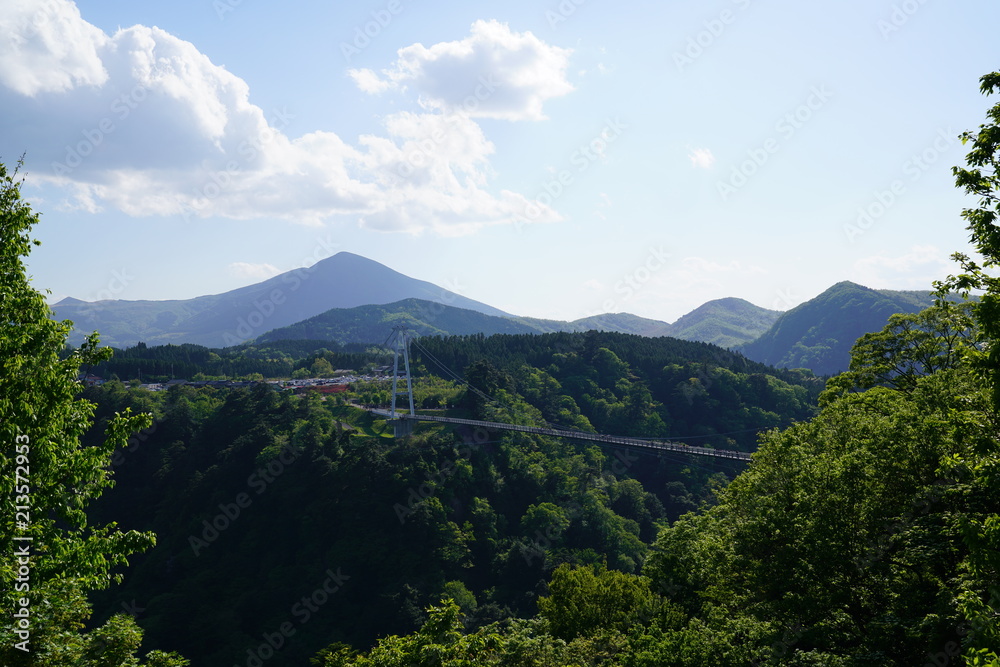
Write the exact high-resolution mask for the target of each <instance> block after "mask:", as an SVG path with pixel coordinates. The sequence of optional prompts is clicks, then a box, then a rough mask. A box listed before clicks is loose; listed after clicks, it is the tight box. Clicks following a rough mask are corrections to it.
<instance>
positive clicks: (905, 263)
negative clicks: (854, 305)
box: [850, 245, 958, 290]
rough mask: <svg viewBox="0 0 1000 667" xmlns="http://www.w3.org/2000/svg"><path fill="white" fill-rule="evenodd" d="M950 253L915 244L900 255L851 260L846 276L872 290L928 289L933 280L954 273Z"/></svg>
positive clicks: (955, 267)
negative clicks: (851, 264)
mask: <svg viewBox="0 0 1000 667" xmlns="http://www.w3.org/2000/svg"><path fill="white" fill-rule="evenodd" d="M949 254H950V253H948V252H945V251H942V250H941V249H939V248H937V247H935V246H932V245H915V246H912V247H910V249H909V251H907V252H906V253H904V254H902V255H897V256H894V257H890V256H887V255H884V254H880V255H875V256H873V257H865V258H862V259H859V260H857V261H856V262H854V265H853V266H852V267H851V276H850V279H851V280H852V281H854V282H856V283H860V284H862V285H864V286H866V287H871V288H873V289H904V290H905V289H920V290H929V289H931V288H932V283H933V281H935V280H941V279H943V278H945V277H947V276H948V274H950V273H956V270H957V268H958V266H957V265H956V264H955V263H954V262H952V261H951V260H950V259H948V256H949Z"/></svg>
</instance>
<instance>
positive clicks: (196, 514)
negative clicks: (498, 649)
mask: <svg viewBox="0 0 1000 667" xmlns="http://www.w3.org/2000/svg"><path fill="white" fill-rule="evenodd" d="M149 349H150V350H155V349H156V348H149ZM172 349H175V350H176V348H172ZM147 353H148V350H147ZM432 357H433V361H432ZM626 360H629V361H626ZM413 362H414V367H415V369H416V370H415V373H416V374H417V375H418V376H420V377H419V378H418V381H417V382H418V384H417V389H416V395H415V399H416V403H417V405H418V407H422V408H428V407H430V408H440V407H443V406H448V405H450V406H453V407H452V409H453V411H456V412H457V413H458V414H462V415H471V416H474V417H481V418H486V419H491V420H496V421H509V422H515V423H529V424H538V425H541V424H543V423H555V424H559V425H564V426H570V427H574V428H580V429H583V430H587V431H592V430H594V429H595V428H596V429H600V430H601V431H602V432H609V433H621V434H629V435H636V436H652V437H674V436H678V437H683V438H685V441H686V442H690V443H692V444H699V445H706V446H716V447H727V448H742V449H746V450H748V449H752V447H753V443H754V441H755V438H756V434H757V432H759V431H760V430H762V429H767V428H772V427H775V426H784V425H788V424H789V423H791V422H792V421H793V420H796V419H806V418H808V417H809V416H810V415H811V414H813V408H812V407H811V406H812V405H813V404H814V399H815V395H816V391H818V388H819V387H818V385H817V383H816V381H815V380H814V379H812V378H809V377H808V376H799V375H797V374H794V373H788V372H781V374H782V375H783V376H784V378H785V379H780V378H778V377H775V375H773V374H772V373H774V371H773V370H771V369H767V368H765V367H763V366H760V365H758V364H754V363H752V362H748V361H747V360H745V359H743V358H741V357H739V355H735V354H732V353H729V352H726V351H724V350H722V349H720V348H717V347H714V346H709V345H704V344H697V343H687V342H684V341H678V340H675V339H649V338H644V337H640V336H630V335H625V334H610V333H597V332H591V333H588V334H550V335H545V336H508V337H504V336H499V337H482V336H473V337H458V338H451V339H436V338H430V339H422V340H421V341H420V347H419V349H414V353H413ZM437 362H443V363H444V364H446V365H449V366H450V365H454V366H455V367H457V368H463V369H467V372H466V377H467V379H468V380H469V382H471V383H472V385H473V386H475V387H476V389H477V390H478V391H481V392H484V393H485V394H487V395H488V396H489V397H490V400H486V399H484V398H483V397H482V396H481V395H480V394H479V393H477V392H474V391H472V390H469V389H466V388H465V387H464V386H462V385H456V384H454V383H452V382H449V381H446V380H444V379H441V378H438V377H436V376H435V375H434V374H432V373H430V370H431V369H432V368H434V369H437V370H438V371H439V372H440V373H441V375H444V372H443V371H441V368H440V366H438V365H437ZM731 369H732V370H731ZM385 382H386V381H382V383H381V384H380V383H376V382H372V383H368V384H364V383H361V384H359V385H358V386H357V387H355V391H354V392H353V393H348V394H347V395H346V396H345V395H340V396H338V398H337V400H334V399H333V398H330V399H327V400H321V399H320V397H319V395H317V394H311V395H305V396H301V397H300V396H292V395H290V394H288V393H277V392H275V391H273V390H272V389H270V388H269V387H268V386H267V385H265V384H260V385H258V386H257V388H255V389H241V390H218V389H212V388H208V387H204V388H198V389H195V388H192V387H184V386H178V387H175V388H173V389H171V390H170V391H166V392H146V391H142V390H136V389H128V388H126V387H124V386H122V385H121V384H119V383H115V382H112V383H109V384H107V385H104V386H103V387H98V388H92V389H89V390H88V391H87V393H86V397H87V398H88V399H90V400H93V401H95V402H96V403H97V404H98V413H97V416H98V425H97V427H96V428H95V433H97V432H99V429H100V426H101V420H102V419H105V418H108V417H110V416H111V415H113V414H114V413H116V412H120V411H122V410H124V409H125V408H126V407H131V408H132V409H133V410H135V411H148V412H152V413H153V414H154V415H155V416H156V420H155V422H154V427H153V428H151V429H149V430H147V431H146V432H143V433H141V434H139V435H138V436H137V437H136V438H134V439H133V441H132V443H131V446H130V447H129V448H127V449H126V450H125V451H123V452H120V453H119V455H118V456H117V457H116V458H115V460H114V461H113V463H114V472H115V477H116V480H117V484H116V487H115V488H114V489H113V490H111V491H109V492H108V493H106V494H105V496H104V497H103V498H102V499H101V502H100V503H99V504H98V506H97V511H96V513H95V516H96V517H98V518H99V519H100V520H107V521H117V522H119V523H120V524H121V525H123V526H125V527H129V528H132V527H134V528H137V529H138V528H142V529H144V530H152V531H154V532H156V534H157V535H158V544H157V546H156V548H154V549H153V550H151V551H150V552H149V553H148V554H147V555H145V556H143V557H140V558H138V559H137V561H136V563H137V564H136V565H135V566H134V567H133V568H131V569H130V570H129V572H128V573H127V575H126V580H125V584H124V587H123V588H121V589H118V590H115V591H114V592H113V593H112V594H110V595H107V596H102V597H101V598H99V607H100V609H101V610H104V612H105V613H110V612H114V611H118V610H120V608H121V603H122V602H123V601H127V600H132V599H135V600H137V601H138V600H142V602H141V603H138V604H139V605H140V606H141V607H143V610H144V611H143V612H142V615H141V617H140V622H141V623H142V625H143V627H144V628H145V629H146V631H147V637H148V639H149V641H150V642H151V643H152V644H155V645H162V644H164V643H165V642H168V643H169V645H170V646H171V647H174V648H176V649H177V650H179V651H180V652H181V653H182V654H184V655H185V656H186V657H189V658H191V659H193V661H194V664H195V665H200V664H205V665H212V664H219V663H220V662H225V661H229V662H230V663H232V662H238V663H241V664H245V660H246V657H247V656H246V651H247V650H248V649H251V650H256V648H257V646H258V644H259V643H260V638H261V637H262V636H263V634H264V633H266V632H269V631H273V629H274V628H276V627H280V625H281V624H282V623H283V622H284V621H289V620H290V621H291V622H292V623H293V627H294V628H295V629H296V639H295V641H294V642H292V641H289V642H288V646H287V648H286V649H283V650H282V651H281V652H280V654H279V655H275V657H274V658H273V660H272V664H276V665H280V664H289V665H291V664H301V661H303V660H304V659H305V658H306V657H308V656H309V655H311V654H313V653H315V652H316V651H318V650H319V649H321V648H322V647H324V646H326V645H327V644H329V643H330V642H332V641H334V640H336V641H342V642H345V643H347V644H349V645H351V646H353V647H354V648H355V649H364V648H366V647H368V646H370V645H371V644H372V643H373V642H374V641H375V640H376V639H377V638H378V637H379V636H382V635H384V634H385V633H387V632H396V633H405V632H409V631H412V630H415V629H417V628H419V627H420V625H421V624H422V623H423V622H424V621H425V620H426V618H427V616H426V612H425V611H424V609H425V607H426V606H427V605H429V604H434V603H436V602H438V601H439V600H440V598H441V596H442V595H448V596H451V597H452V598H454V599H456V600H459V602H460V603H461V605H462V614H463V617H464V618H465V619H466V623H468V624H469V627H478V626H479V625H482V624H485V623H489V622H492V621H496V620H500V619H506V618H514V617H527V616H531V615H532V614H533V613H534V611H535V605H536V600H537V598H538V595H539V594H540V593H541V592H542V591H544V587H545V582H546V581H547V579H548V577H549V576H550V574H551V572H552V569H553V568H554V567H555V566H556V565H558V564H559V563H564V562H568V563H575V564H602V565H607V567H609V568H611V569H612V570H616V571H621V572H629V573H633V574H636V573H638V572H639V571H640V569H641V567H642V563H643V562H644V561H645V559H646V555H647V553H648V548H649V544H651V543H652V541H653V540H654V539H655V537H656V534H657V532H658V530H659V529H660V528H662V527H663V526H665V525H667V523H668V522H669V521H671V520H676V519H677V518H678V517H679V516H680V515H681V514H683V513H684V512H688V511H690V510H693V509H696V508H697V507H698V506H699V505H701V504H702V503H705V502H712V500H713V498H714V495H715V493H716V491H717V490H718V489H719V488H721V487H723V486H725V484H726V483H727V482H728V480H729V479H731V478H732V476H733V475H734V474H735V473H736V472H738V471H739V470H741V469H742V468H743V466H742V464H739V463H730V462H718V461H715V460H703V459H696V458H686V457H684V456H678V455H667V456H654V455H650V454H639V453H636V452H631V451H628V450H617V451H616V450H603V451H602V450H600V449H598V448H596V447H593V446H589V445H585V444H581V443H576V442H573V441H572V440H559V439H557V440H553V439H549V438H542V437H535V436H529V435H526V434H511V433H487V432H485V431H470V430H463V429H458V430H456V431H452V430H450V429H442V428H440V427H420V429H419V430H418V432H417V433H416V434H415V435H414V436H413V438H412V439H411V440H410V441H408V442H405V443H404V442H397V441H394V440H393V439H392V438H391V437H390V436H389V434H387V432H386V425H385V423H384V422H383V421H379V420H373V419H372V418H371V417H370V416H368V415H367V414H366V413H364V412H362V411H360V410H358V409H357V408H354V407H351V405H349V401H350V400H352V399H353V398H356V399H357V400H359V401H362V402H372V401H374V402H381V401H384V400H387V398H388V391H387V388H388V385H387V384H385ZM723 406H724V407H723ZM389 433H391V430H390V431H389ZM338 568H340V570H338ZM328 569H330V570H332V572H334V573H337V572H338V571H339V572H341V573H342V574H343V575H346V576H347V577H350V578H349V579H344V583H343V586H342V587H341V588H340V589H338V591H337V594H336V596H335V597H333V596H331V598H330V603H329V605H328V607H326V608H325V609H324V610H323V612H322V613H318V612H317V613H315V619H311V618H310V620H309V623H308V624H306V623H305V617H304V615H301V617H300V620H302V621H303V623H302V627H299V624H298V622H297V620H296V618H295V613H294V612H293V611H292V607H293V604H294V602H295V600H296V599H298V598H300V597H301V595H307V594H309V593H310V591H311V590H312V588H311V587H310V585H307V584H309V582H312V581H313V580H315V581H316V585H317V586H318V585H319V584H321V583H322V582H323V581H324V572H326V571H327V570H328ZM303 586H305V587H306V588H307V589H309V590H303V591H301V592H298V593H297V595H292V594H293V593H296V592H297V590H298V589H297V587H298V588H302V587H303ZM220 605H221V606H222V607H223V608H225V609H231V610H234V611H233V612H232V613H231V614H228V615H222V616H221V617H219V618H218V619H217V620H215V622H213V623H211V624H210V623H208V619H210V618H215V617H216V616H217V615H218V609H219V607H220ZM236 610H239V611H236ZM241 656H242V659H241ZM296 661H298V662H296Z"/></svg>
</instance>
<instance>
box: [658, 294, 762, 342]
mask: <svg viewBox="0 0 1000 667" xmlns="http://www.w3.org/2000/svg"><path fill="white" fill-rule="evenodd" d="M780 315H781V312H780V311H777V310H768V309H766V308H761V307H760V306H755V305H753V304H752V303H750V302H749V301H744V300H743V299H737V298H733V297H730V298H727V299H715V300H714V301H709V302H707V303H705V304H702V305H701V306H699V307H698V308H695V309H694V310H692V311H691V312H690V313H688V314H687V315H684V316H683V317H681V318H680V319H678V320H677V321H676V322H674V323H673V324H671V325H670V326H669V327H668V328H667V330H666V331H665V332H664V333H662V334H660V335H665V336H673V337H674V338H682V339H684V340H694V341H699V342H702V343H713V344H715V345H719V346H721V347H735V346H737V345H741V344H743V343H749V342H750V341H752V340H755V339H757V338H758V337H759V336H761V335H762V334H763V333H764V332H765V331H767V330H768V329H770V328H771V325H773V324H774V322H775V321H776V320H777V319H778V317H779V316H780Z"/></svg>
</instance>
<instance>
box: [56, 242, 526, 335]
mask: <svg viewBox="0 0 1000 667" xmlns="http://www.w3.org/2000/svg"><path fill="white" fill-rule="evenodd" d="M407 298H420V299H425V300H427V301H432V302H438V303H442V304H447V305H450V306H454V307H458V308H466V309H469V310H473V311H477V312H480V313H485V314H488V315H493V316H497V317H510V314H509V313H505V312H504V311H502V310H500V309H498V308H494V307H493V306H489V305H487V304H485V303H481V302H479V301H475V300H473V299H469V298H468V297H464V296H461V295H460V294H456V293H455V292H452V291H450V290H447V289H444V288H442V287H439V286H437V285H435V284H433V283H430V282H427V281H424V280H417V279H415V278H410V277H409V276H405V275H403V274H402V273H399V272H398V271H394V270H392V269H390V268H389V267H387V266H385V265H383V264H380V263H378V262H376V261H373V260H370V259H367V258H365V257H361V256H360V255H355V254H353V253H349V252H340V253H337V254H336V255H333V256H331V257H327V258H326V259H323V260H320V261H319V262H316V263H315V264H314V265H312V266H310V267H308V268H300V269H295V270H292V271H287V272H285V273H282V274H280V275H277V276H274V277H273V278H270V279H268V280H264V281H262V282H259V283H255V284H253V285H248V286H246V287H241V288H238V289H235V290H231V291H229V292H224V293H222V294H214V295H208V296H200V297H197V298H194V299H186V300H169V301H98V302H95V303H88V302H84V301H80V300H79V299H74V298H71V297H68V298H66V299H63V300H62V301H60V302H59V303H57V304H55V305H54V306H52V310H53V313H54V316H55V318H56V319H60V320H63V319H69V320H73V322H74V325H75V326H74V331H73V333H72V334H71V336H70V342H71V343H74V344H79V342H80V341H81V340H83V338H84V336H85V335H86V334H89V333H90V332H92V331H95V330H96V331H99V332H100V334H101V340H102V342H104V343H105V344H107V345H114V346H117V347H126V346H131V345H135V344H136V343H138V342H140V341H141V342H144V343H147V344H151V345H152V344H165V343H197V344H199V345H205V346H208V347H229V346H232V345H238V344H240V343H243V342H245V341H247V340H250V339H253V338H256V337H257V336H259V335H261V334H263V333H265V332H266V331H269V330H271V329H275V328H278V327H284V326H288V325H290V324H294V323H295V322H300V321H302V320H304V319H307V318H309V317H313V316H314V315H319V314H320V313H323V312H326V311H327V310H330V309H331V308H350V307H353V306H361V305H366V304H371V303H392V302H394V301H399V300H401V299H407Z"/></svg>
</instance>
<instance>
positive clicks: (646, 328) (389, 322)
mask: <svg viewBox="0 0 1000 667" xmlns="http://www.w3.org/2000/svg"><path fill="white" fill-rule="evenodd" d="M400 325H401V326H406V327H408V328H410V329H413V330H414V331H416V332H418V333H419V334H421V335H423V336H434V335H441V336H463V335H468V334H477V333H481V334H485V335H487V336H490V335H492V334H498V333H504V334H542V333H555V332H559V331H567V332H576V331H590V330H592V329H596V330H599V331H611V332H616V333H632V334H638V335H643V336H659V335H665V334H664V333H663V331H664V330H665V329H666V328H667V327H668V326H669V325H668V324H667V323H666V322H659V321H657V320H649V319H646V318H643V317H638V316H636V315H630V314H628V313H609V314H606V315H597V316H594V317H587V318H583V319H580V320H575V321H573V322H562V321H559V320H544V319H539V318H534V317H495V316H492V315H486V314H483V313H478V312H475V311H472V310H468V309H466V308H456V307H453V306H445V305H442V304H440V303H432V302H430V301H425V300H422V299H404V300H402V301H397V302H395V303H389V304H378V305H366V306H357V307H354V308H334V309H331V310H328V311H327V312H325V313H322V314H320V315H317V316H315V317H311V318H309V319H306V320H303V321H302V322H297V323H295V324H292V325H290V326H287V327H281V328H279V329H275V330H273V331H269V332H267V333H265V334H264V335H262V336H260V337H259V338H258V339H257V340H258V341H259V342H261V343H268V342H273V341H276V340H332V341H336V342H338V343H380V342H382V341H383V340H384V339H385V338H386V336H387V335H388V333H389V332H390V331H391V330H392V327H394V326H400Z"/></svg>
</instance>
